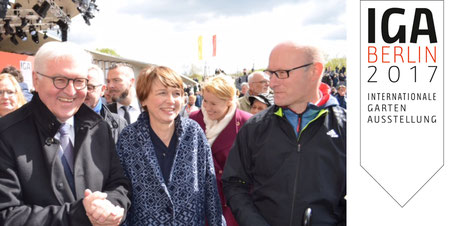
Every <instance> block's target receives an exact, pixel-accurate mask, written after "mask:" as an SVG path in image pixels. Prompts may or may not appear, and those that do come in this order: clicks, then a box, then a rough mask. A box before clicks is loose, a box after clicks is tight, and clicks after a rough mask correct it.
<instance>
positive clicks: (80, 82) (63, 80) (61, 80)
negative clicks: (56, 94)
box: [36, 72, 89, 90]
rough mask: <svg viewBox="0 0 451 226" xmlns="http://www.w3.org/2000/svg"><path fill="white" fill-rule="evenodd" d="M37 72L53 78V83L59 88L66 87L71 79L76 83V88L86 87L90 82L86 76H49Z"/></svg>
mask: <svg viewBox="0 0 451 226" xmlns="http://www.w3.org/2000/svg"><path fill="white" fill-rule="evenodd" d="M36 73H38V74H40V75H42V76H44V77H46V78H49V79H52V80H53V85H54V86H55V88H57V89H65V88H66V87H67V85H68V84H69V81H72V83H73V84H74V88H75V89H76V90H81V89H84V88H85V87H86V85H87V84H88V81H89V80H88V79H86V78H67V77H65V76H61V75H57V76H48V75H44V74H42V73H39V72H36Z"/></svg>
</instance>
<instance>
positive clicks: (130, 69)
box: [108, 63, 135, 78]
mask: <svg viewBox="0 0 451 226" xmlns="http://www.w3.org/2000/svg"><path fill="white" fill-rule="evenodd" d="M115 69H121V70H123V71H124V72H125V74H126V75H127V76H129V77H130V78H134V77H135V72H134V71H133V66H132V65H131V64H128V63H113V64H111V66H110V68H108V71H111V70H115Z"/></svg>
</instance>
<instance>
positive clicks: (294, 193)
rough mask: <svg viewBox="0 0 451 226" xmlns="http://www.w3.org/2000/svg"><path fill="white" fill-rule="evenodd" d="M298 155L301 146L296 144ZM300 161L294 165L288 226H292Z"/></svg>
mask: <svg viewBox="0 0 451 226" xmlns="http://www.w3.org/2000/svg"><path fill="white" fill-rule="evenodd" d="M297 153H298V155H299V154H300V153H301V144H300V143H298V150H297ZM300 160H301V157H300V156H299V157H298V163H297V164H296V176H295V177H294V188H293V196H292V199H291V213H290V226H291V225H293V216H294V204H295V202H296V190H297V186H298V177H299V165H300V164H299V162H300Z"/></svg>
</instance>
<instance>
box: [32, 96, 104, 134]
mask: <svg viewBox="0 0 451 226" xmlns="http://www.w3.org/2000/svg"><path fill="white" fill-rule="evenodd" d="M30 105H31V106H32V109H34V110H33V113H32V114H33V116H34V118H35V122H36V123H37V125H38V128H39V130H40V131H41V132H42V133H43V135H44V136H45V137H54V136H55V134H56V132H58V129H59V128H60V126H61V123H60V122H59V121H58V120H57V119H56V117H55V115H53V113H52V112H50V110H49V109H48V108H47V106H46V105H45V104H44V103H43V102H42V101H41V99H40V98H39V93H35V95H33V99H32V100H31V101H30ZM101 120H102V118H101V117H100V116H99V115H98V114H97V113H95V112H94V111H93V110H92V109H90V108H89V107H87V106H86V105H85V104H82V105H81V106H80V108H79V109H78V111H77V113H75V115H74V126H75V131H77V128H80V127H88V128H92V127H94V126H95V125H97V123H99V122H100V121H101Z"/></svg>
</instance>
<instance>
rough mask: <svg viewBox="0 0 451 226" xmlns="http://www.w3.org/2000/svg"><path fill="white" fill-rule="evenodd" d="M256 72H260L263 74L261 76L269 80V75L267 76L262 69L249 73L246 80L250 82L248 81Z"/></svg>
mask: <svg viewBox="0 0 451 226" xmlns="http://www.w3.org/2000/svg"><path fill="white" fill-rule="evenodd" d="M256 74H260V75H262V76H263V78H265V79H268V80H269V76H268V75H267V74H266V73H264V72H263V71H256V72H253V73H252V74H250V75H249V76H248V77H247V81H249V83H250V82H251V81H252V79H254V75H256Z"/></svg>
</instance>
